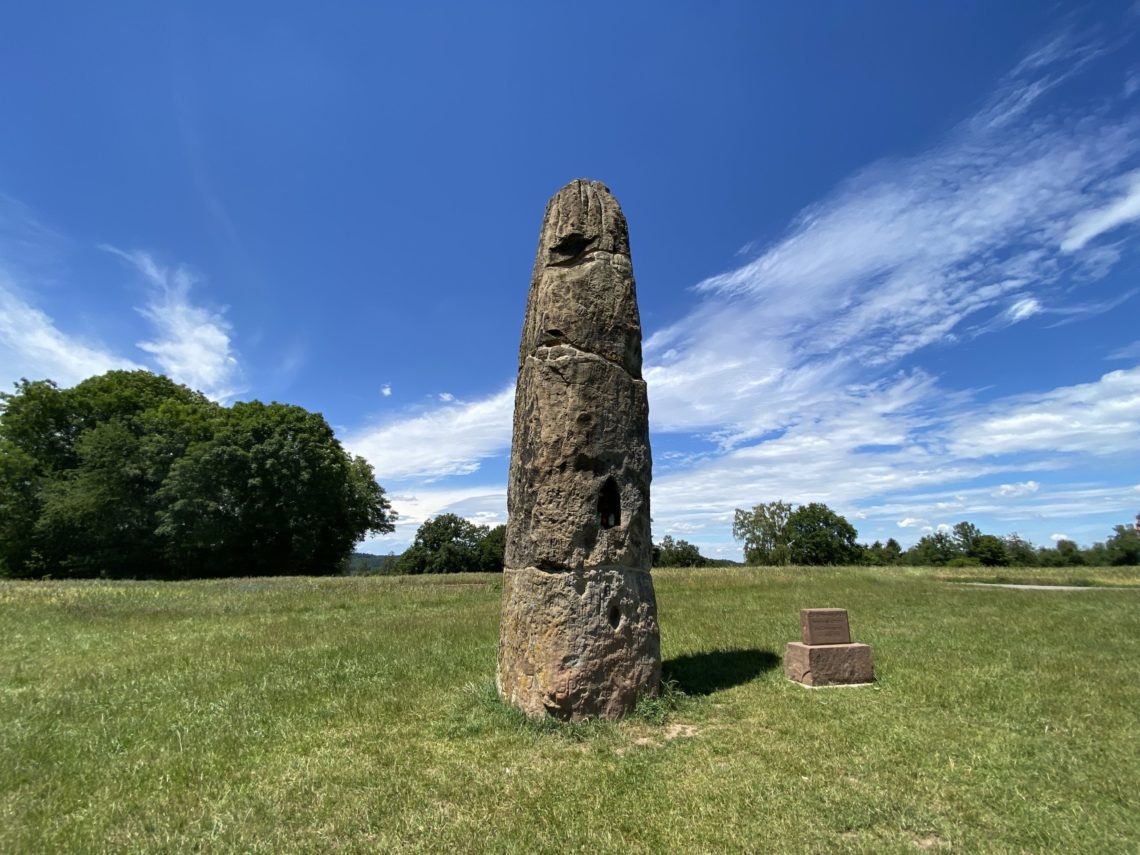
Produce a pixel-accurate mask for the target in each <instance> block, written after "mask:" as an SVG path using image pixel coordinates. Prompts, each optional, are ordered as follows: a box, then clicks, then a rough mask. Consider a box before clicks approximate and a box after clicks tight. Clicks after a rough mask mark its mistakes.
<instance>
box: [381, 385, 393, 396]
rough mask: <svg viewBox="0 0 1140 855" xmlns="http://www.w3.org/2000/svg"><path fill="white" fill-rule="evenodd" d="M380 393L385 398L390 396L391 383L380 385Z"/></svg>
mask: <svg viewBox="0 0 1140 855" xmlns="http://www.w3.org/2000/svg"><path fill="white" fill-rule="evenodd" d="M380 394H381V395H383V396H384V397H385V398H390V397H392V384H390V383H385V384H384V385H383V386H381V387H380Z"/></svg>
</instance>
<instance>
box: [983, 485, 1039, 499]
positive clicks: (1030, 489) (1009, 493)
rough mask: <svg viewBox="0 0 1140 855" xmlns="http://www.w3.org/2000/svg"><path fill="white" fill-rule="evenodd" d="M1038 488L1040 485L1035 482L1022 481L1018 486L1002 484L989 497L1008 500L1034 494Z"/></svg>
mask: <svg viewBox="0 0 1140 855" xmlns="http://www.w3.org/2000/svg"><path fill="white" fill-rule="evenodd" d="M1040 488H1041V485H1040V484H1038V483H1037V482H1036V481H1023V482H1021V483H1020V484H1002V485H1001V486H1000V487H998V488H997V489H996V490H994V491H993V492H992V493H991V494H990V495H991V496H1000V497H1001V498H1003V499H1009V498H1016V497H1018V496H1028V495H1029V494H1030V493H1036V492H1037V491H1038V490H1039V489H1040Z"/></svg>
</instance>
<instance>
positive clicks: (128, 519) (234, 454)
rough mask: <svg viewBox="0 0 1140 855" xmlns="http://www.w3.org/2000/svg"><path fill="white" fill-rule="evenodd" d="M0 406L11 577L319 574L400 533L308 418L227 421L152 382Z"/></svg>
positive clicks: (278, 411)
mask: <svg viewBox="0 0 1140 855" xmlns="http://www.w3.org/2000/svg"><path fill="white" fill-rule="evenodd" d="M0 403H2V406H3V412H2V413H0V574H2V575H7V576H16V577H29V576H43V575H52V576H69V577H93V576H106V577H122V578H190V577H203V576H271V575H288V574H311V575H320V574H328V573H334V572H337V571H338V570H339V569H340V567H341V565H342V562H343V561H344V560H345V558H346V557H347V556H348V555H349V554H350V553H351V551H352V547H353V544H355V543H356V542H357V541H358V540H360V539H361V538H362V537H363V536H364V535H365V534H366V533H368V532H387V531H391V530H392V527H393V526H392V520H393V519H394V517H395V514H394V513H393V512H392V509H391V506H390V505H389V503H388V500H387V498H386V497H385V495H384V490H383V489H382V488H381V487H380V486H379V485H378V484H377V483H376V481H375V479H374V478H373V474H372V467H371V466H369V464H368V463H367V462H366V461H365V460H363V459H361V458H358V457H353V456H352V455H351V454H349V453H347V452H346V451H345V450H344V449H343V448H342V447H341V445H340V443H339V442H338V441H337V440H336V438H335V436H334V435H333V432H332V429H331V428H330V427H329V426H328V424H327V423H326V422H325V420H324V418H322V417H321V416H320V415H319V414H317V413H310V412H307V411H306V410H304V409H302V408H300V407H296V406H290V405H286V404H277V403H274V404H263V403H260V402H257V401H253V402H249V403H239V404H234V405H233V406H232V407H222V406H220V405H218V404H215V403H213V402H212V401H210V400H208V399H207V398H206V397H204V396H203V395H201V394H200V393H198V392H194V391H192V390H190V389H188V388H186V387H185V386H180V385H178V384H176V383H174V382H173V381H171V380H169V379H167V378H166V377H161V376H158V375H155V374H151V373H149V372H146V371H112V372H109V373H107V374H104V375H102V376H99V377H92V378H90V379H88V380H85V381H84V382H82V383H80V384H79V385H77V386H75V387H73V388H70V389H61V388H59V387H58V386H56V385H55V384H54V383H52V382H51V381H47V380H43V381H35V382H29V381H27V380H24V381H21V382H20V383H18V384H17V385H16V392H15V393H14V394H4V395H2V396H0Z"/></svg>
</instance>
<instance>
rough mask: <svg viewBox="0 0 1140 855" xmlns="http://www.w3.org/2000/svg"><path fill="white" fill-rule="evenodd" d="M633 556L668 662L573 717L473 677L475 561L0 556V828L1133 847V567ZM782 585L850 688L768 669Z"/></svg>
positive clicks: (308, 839) (177, 838)
mask: <svg viewBox="0 0 1140 855" xmlns="http://www.w3.org/2000/svg"><path fill="white" fill-rule="evenodd" d="M1132 574H1133V575H1131V576H1129V574H1128V573H1125V572H1122V573H1121V574H1120V575H1119V576H1117V575H1113V576H1112V580H1113V583H1114V584H1120V585H1134V584H1135V579H1134V574H1135V570H1133V571H1132ZM1126 576H1127V577H1128V578H1125V577H1126ZM654 577H655V580H656V585H657V591H658V599H659V605H660V618H661V627H662V639H663V647H664V650H663V652H664V657H665V660H666V676H667V678H668V679H669V680H670V682H669V684H668V685H669V687H670V688H669V691H668V692H667V694H666V696H665V697H664V698H662V699H660V700H656V701H647V702H645V703H643V705H642V707H641V708H640V709H639V710H638V714H637V715H635V716H633V717H632V718H630V719H628V720H626V721H622V722H617V723H605V722H592V723H586V724H580V725H573V726H570V725H558V724H554V723H551V722H539V723H535V722H531V721H529V720H527V719H525V718H524V717H522V716H521V715H519V714H517V713H515V712H514V711H513V710H510V709H507V708H505V707H503V706H502V705H501V704H500V703H499V702H498V700H497V698H496V697H495V692H494V688H493V683H492V675H493V669H494V661H495V648H496V639H497V620H498V605H499V595H500V591H499V582H498V579H497V578H496V577H494V576H455V577H442V578H382V579H376V578H372V579H369V578H336V579H274V580H264V579H243V580H232V581H211V582H188V583H149V582H139V583H131V582H126V583H122V582H116V583H101V582H88V583H78V582H42V583H20V582H7V583H0V638H2V639H3V645H2V647H0V851H3V852H45V851H76V852H87V851H123V850H127V851H147V852H164V851H191V850H192V851H233V852H325V851H348V852H356V851H360V852H363V851H384V850H389V851H461V852H471V851H489V852H611V851H622V852H663V851H678V852H680V851H685V852H694V851H696V852H699V851H704V852H717V851H773V852H875V853H879V852H914V851H921V850H923V849H926V850H933V851H937V850H939V849H946V850H950V849H952V850H953V851H963V852H1089V853H1104V852H1125V851H1137V849H1138V848H1140V788H1138V787H1137V782H1138V781H1140V740H1138V739H1137V733H1138V732H1140V712H1138V711H1140V591H1137V590H1124V591H1119V590H1090V591H1082V592H1070V593H1064V592H1050V591H1045V592H1039V591H1011V590H1008V589H987V588H979V587H969V586H962V585H954V584H949V583H947V582H946V581H944V580H940V579H938V578H936V577H935V574H933V573H931V572H929V571H927V572H917V571H909V570H908V571H905V572H904V571H896V570H868V569H865V568H837V569H827V570H807V569H802V568H801V569H796V568H789V569H780V570H774V569H717V570H692V571H658V572H656V573H655V574H654ZM955 578H960V577H955ZM1089 578H1101V577H1094V576H1090V577H1089ZM1101 584H1106V582H1104V581H1102V582H1101ZM804 606H843V607H846V608H847V609H849V610H850V615H851V624H852V630H853V632H854V634H855V636H856V639H857V640H861V641H866V642H868V643H870V644H871V645H872V646H873V648H874V655H875V663H876V669H877V673H878V678H879V679H878V682H877V683H876V684H875V685H874V686H873V687H867V688H854V689H830V690H809V689H805V688H802V687H800V686H797V685H794V684H791V683H789V682H787V681H786V680H785V679H784V678H783V675H782V671H781V665H780V657H781V655H782V652H783V645H784V643H785V642H787V641H789V640H793V639H795V638H796V637H797V634H798V610H799V609H800V608H801V607H804Z"/></svg>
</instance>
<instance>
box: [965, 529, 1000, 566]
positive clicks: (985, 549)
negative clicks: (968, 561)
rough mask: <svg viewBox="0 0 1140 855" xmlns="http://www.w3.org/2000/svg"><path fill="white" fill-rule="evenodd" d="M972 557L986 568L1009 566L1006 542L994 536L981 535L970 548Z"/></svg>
mask: <svg viewBox="0 0 1140 855" xmlns="http://www.w3.org/2000/svg"><path fill="white" fill-rule="evenodd" d="M970 557H971V558H975V559H977V560H978V561H979V562H980V563H981V564H982V565H983V566H985V567H1004V566H1005V565H1007V564H1009V554H1008V553H1007V552H1006V548H1005V541H1003V540H1002V539H1001V538H1000V537H996V536H994V535H992V534H979V535H978V536H977V537H975V538H974V541H973V544H972V545H971V547H970Z"/></svg>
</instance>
